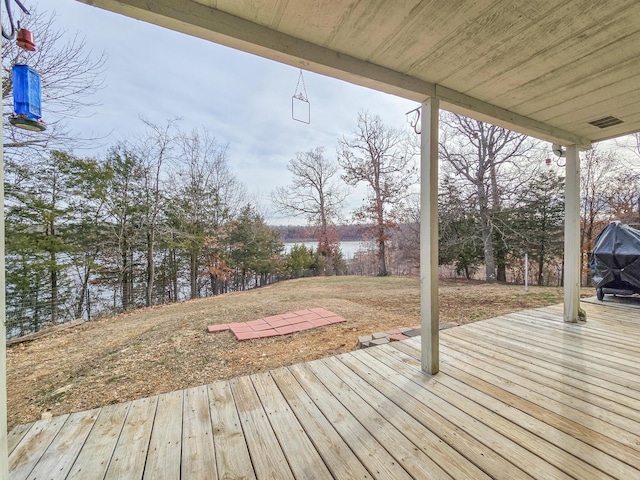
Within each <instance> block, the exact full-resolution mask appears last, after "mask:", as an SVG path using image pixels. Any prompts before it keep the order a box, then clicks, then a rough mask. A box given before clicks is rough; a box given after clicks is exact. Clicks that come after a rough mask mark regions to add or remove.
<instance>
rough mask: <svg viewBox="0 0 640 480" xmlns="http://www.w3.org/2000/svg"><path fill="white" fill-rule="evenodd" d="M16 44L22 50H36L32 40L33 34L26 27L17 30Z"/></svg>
mask: <svg viewBox="0 0 640 480" xmlns="http://www.w3.org/2000/svg"><path fill="white" fill-rule="evenodd" d="M16 44H17V45H18V46H19V47H20V48H22V49H23V50H28V51H29V52H35V51H36V44H35V43H34V42H33V34H32V33H31V32H30V31H29V30H27V29H26V28H21V29H20V30H18V35H17V37H16Z"/></svg>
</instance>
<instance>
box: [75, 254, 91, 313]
mask: <svg viewBox="0 0 640 480" xmlns="http://www.w3.org/2000/svg"><path fill="white" fill-rule="evenodd" d="M90 274H91V268H90V267H89V258H88V256H87V255H85V259H84V273H83V275H82V287H81V289H80V297H79V300H78V307H77V308H76V318H77V319H80V318H83V312H84V300H85V298H86V297H87V294H88V290H89V275H90ZM87 306H88V302H87Z"/></svg>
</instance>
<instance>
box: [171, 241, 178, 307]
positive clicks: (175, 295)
mask: <svg viewBox="0 0 640 480" xmlns="http://www.w3.org/2000/svg"><path fill="white" fill-rule="evenodd" d="M169 257H170V259H171V285H172V287H173V299H172V300H173V301H174V302H177V301H178V265H177V260H176V249H175V248H172V249H171V250H170V251H169Z"/></svg>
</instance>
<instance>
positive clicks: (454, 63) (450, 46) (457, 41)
mask: <svg viewBox="0 0 640 480" xmlns="http://www.w3.org/2000/svg"><path fill="white" fill-rule="evenodd" d="M468 3H470V4H471V6H473V5H474V3H473V2H468ZM536 8H537V7H536V6H535V4H533V3H532V2H526V1H524V0H518V1H513V2H508V3H505V2H497V3H494V4H492V5H491V6H490V7H489V8H487V9H486V10H484V11H482V12H477V14H476V15H477V16H475V18H473V19H472V20H470V19H467V21H466V22H464V23H462V24H461V25H459V28H458V29H457V30H456V31H454V32H452V33H451V35H449V37H448V38H447V39H445V41H444V42H441V43H440V44H439V45H437V46H434V48H431V49H429V50H427V51H425V49H424V47H423V49H422V51H421V52H418V53H416V54H415V55H414V61H413V62H412V64H411V65H410V66H409V67H408V68H406V70H405V68H404V66H402V68H403V71H406V72H407V73H408V74H409V75H414V76H418V77H422V76H430V78H441V77H446V76H447V75H448V73H450V72H453V71H455V70H456V69H458V68H460V65H461V64H466V63H470V62H473V61H475V60H476V58H477V57H478V56H481V55H483V54H484V53H485V52H486V51H489V50H490V49H492V48H493V47H494V45H495V43H494V42H495V39H496V38H499V37H500V36H502V35H505V34H506V33H507V32H512V31H514V30H516V31H517V30H518V29H519V28H522V26H523V25H525V24H527V23H528V22H529V21H530V20H529V19H530V18H531V16H532V15H534V13H533V12H534V11H535V10H536ZM457 14H458V13H457V12H453V15H457ZM398 66H399V67H400V66H401V64H398ZM434 83H435V82H434Z"/></svg>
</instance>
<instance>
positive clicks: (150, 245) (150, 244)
mask: <svg viewBox="0 0 640 480" xmlns="http://www.w3.org/2000/svg"><path fill="white" fill-rule="evenodd" d="M154 243H155V235H154V233H153V230H151V231H149V232H147V282H146V283H147V285H146V288H145V292H144V303H145V305H146V306H147V307H150V306H151V303H152V297H153V281H154V277H155V263H154V261H153V255H154Z"/></svg>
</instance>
